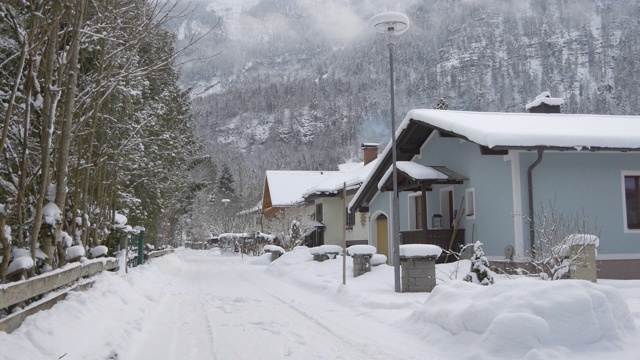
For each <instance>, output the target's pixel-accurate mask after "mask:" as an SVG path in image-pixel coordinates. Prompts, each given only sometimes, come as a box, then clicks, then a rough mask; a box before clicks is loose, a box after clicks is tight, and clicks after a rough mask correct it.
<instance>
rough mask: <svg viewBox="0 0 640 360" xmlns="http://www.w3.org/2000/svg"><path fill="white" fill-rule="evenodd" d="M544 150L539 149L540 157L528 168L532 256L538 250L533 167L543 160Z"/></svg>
mask: <svg viewBox="0 0 640 360" xmlns="http://www.w3.org/2000/svg"><path fill="white" fill-rule="evenodd" d="M543 151H544V150H542V149H538V158H537V159H536V161H534V162H533V164H531V166H529V169H528V170H527V185H528V186H529V216H530V218H529V238H530V241H531V256H532V257H533V256H535V252H536V228H535V215H534V213H533V169H535V168H536V166H538V165H539V164H540V162H541V161H542V153H543Z"/></svg>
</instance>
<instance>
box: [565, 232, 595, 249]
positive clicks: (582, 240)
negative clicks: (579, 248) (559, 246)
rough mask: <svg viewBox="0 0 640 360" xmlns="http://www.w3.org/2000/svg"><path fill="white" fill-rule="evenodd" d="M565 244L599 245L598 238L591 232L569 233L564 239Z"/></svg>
mask: <svg viewBox="0 0 640 360" xmlns="http://www.w3.org/2000/svg"><path fill="white" fill-rule="evenodd" d="M564 244H566V245H594V246H595V247H598V246H600V239H599V238H598V237H597V236H595V235H591V234H571V235H569V236H567V237H566V238H565V239H564Z"/></svg>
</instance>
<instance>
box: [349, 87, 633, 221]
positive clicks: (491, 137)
mask: <svg viewBox="0 0 640 360" xmlns="http://www.w3.org/2000/svg"><path fill="white" fill-rule="evenodd" d="M546 100H548V98H547V99H546ZM546 100H545V101H546ZM416 121H418V122H422V123H425V124H427V125H428V126H430V127H432V128H435V129H438V130H442V131H445V132H448V133H450V134H454V135H456V136H458V137H461V138H465V139H468V140H470V141H473V142H474V143H477V144H479V145H482V146H486V147H489V148H494V147H499V148H500V147H502V148H507V149H508V148H514V149H517V148H559V149H567V150H570V149H574V150H578V151H580V150H583V149H585V150H602V149H604V150H619V151H627V150H640V135H638V134H640V116H623V115H585V114H544V113H495V112H472V111H454V110H446V111H445V110H435V109H415V110H411V111H409V113H407V116H406V117H405V118H404V120H402V122H401V123H400V125H399V126H398V129H397V130H396V132H395V137H396V139H398V138H399V137H400V135H401V134H402V133H403V132H404V131H405V130H406V129H407V128H408V127H409V124H410V123H411V122H416ZM390 153H391V142H389V143H388V144H387V146H386V147H385V149H384V150H383V151H382V154H381V155H380V156H379V157H378V159H379V160H378V161H379V165H376V167H374V168H373V169H372V170H371V172H370V173H369V175H368V176H367V178H366V179H365V180H364V182H363V183H362V186H360V188H359V189H358V192H357V193H356V194H355V195H354V197H353V199H352V200H351V202H350V203H349V209H350V210H353V208H354V206H359V205H361V204H362V196H363V195H364V192H365V189H368V188H369V187H370V185H369V184H370V183H371V181H375V179H373V177H374V175H375V174H376V173H379V170H378V167H379V166H385V167H388V166H390V165H389V164H390V158H391V155H390ZM383 171H386V169H384V170H383ZM382 175H384V173H382V174H378V176H382ZM377 183H378V182H376V183H375V184H377ZM367 191H369V190H367ZM369 195H370V194H369Z"/></svg>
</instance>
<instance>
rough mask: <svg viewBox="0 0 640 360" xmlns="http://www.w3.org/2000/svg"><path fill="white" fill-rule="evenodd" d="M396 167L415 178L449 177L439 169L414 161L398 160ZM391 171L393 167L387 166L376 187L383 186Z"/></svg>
mask: <svg viewBox="0 0 640 360" xmlns="http://www.w3.org/2000/svg"><path fill="white" fill-rule="evenodd" d="M396 167H397V168H398V171H402V172H403V173H405V174H407V175H408V176H410V177H412V178H414V179H416V180H432V179H448V178H449V177H448V176H447V175H445V174H443V173H441V172H440V171H438V170H436V169H434V168H432V167H429V166H424V165H420V164H418V163H414V162H411V161H398V162H396ZM392 173H393V167H389V169H387V172H385V173H384V175H383V176H382V178H381V179H380V182H378V189H381V188H382V187H383V186H384V183H386V182H387V180H389V177H390V176H391V174H392Z"/></svg>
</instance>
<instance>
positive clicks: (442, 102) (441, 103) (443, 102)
mask: <svg viewBox="0 0 640 360" xmlns="http://www.w3.org/2000/svg"><path fill="white" fill-rule="evenodd" d="M433 108H434V109H436V110H449V104H447V101H446V100H445V99H443V98H440V99H438V102H437V103H436V106H434V107H433Z"/></svg>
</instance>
